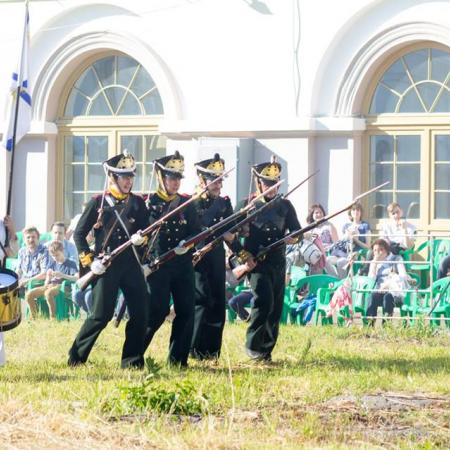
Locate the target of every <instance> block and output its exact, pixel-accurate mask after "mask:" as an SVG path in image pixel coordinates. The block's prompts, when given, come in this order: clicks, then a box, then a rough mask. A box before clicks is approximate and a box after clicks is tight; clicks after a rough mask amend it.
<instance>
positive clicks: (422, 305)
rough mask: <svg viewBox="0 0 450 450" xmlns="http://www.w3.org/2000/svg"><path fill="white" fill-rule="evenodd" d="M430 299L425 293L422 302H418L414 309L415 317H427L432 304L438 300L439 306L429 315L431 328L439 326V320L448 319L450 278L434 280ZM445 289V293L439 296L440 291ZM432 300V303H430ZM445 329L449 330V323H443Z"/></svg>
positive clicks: (449, 315) (449, 314) (449, 313)
mask: <svg viewBox="0 0 450 450" xmlns="http://www.w3.org/2000/svg"><path fill="white" fill-rule="evenodd" d="M431 289H432V297H431V298H430V295H429V293H425V294H424V296H423V300H422V302H418V304H417V305H416V307H415V315H416V316H417V315H428V314H429V313H430V311H431V308H432V307H433V305H434V302H435V301H437V300H438V298H439V297H440V298H439V304H438V305H437V306H436V308H434V310H433V312H432V313H431V317H432V319H433V320H431V321H430V324H431V326H440V323H441V318H442V316H444V318H446V319H449V318H450V277H445V278H441V279H440V280H436V281H435V282H434V283H433V286H432V288H431ZM443 289H445V292H444V293H443V294H442V295H441V294H440V293H441V290H443ZM432 299H433V301H432ZM445 324H446V326H447V328H450V323H449V321H445Z"/></svg>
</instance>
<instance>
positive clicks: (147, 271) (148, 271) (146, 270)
mask: <svg viewBox="0 0 450 450" xmlns="http://www.w3.org/2000/svg"><path fill="white" fill-rule="evenodd" d="M142 273H143V274H144V278H147V277H148V276H149V275H150V274H151V273H152V271H151V269H150V266H149V265H148V264H144V265H143V266H142Z"/></svg>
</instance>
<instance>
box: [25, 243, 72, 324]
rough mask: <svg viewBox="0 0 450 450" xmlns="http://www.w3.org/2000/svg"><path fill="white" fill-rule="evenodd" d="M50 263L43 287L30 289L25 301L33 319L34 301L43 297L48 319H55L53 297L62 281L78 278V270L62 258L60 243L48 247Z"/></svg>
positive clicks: (61, 244)
mask: <svg viewBox="0 0 450 450" xmlns="http://www.w3.org/2000/svg"><path fill="white" fill-rule="evenodd" d="M48 250H49V253H50V256H51V261H50V263H49V265H48V267H47V274H46V278H45V283H44V285H43V286H38V287H35V288H33V289H30V290H29V291H28V292H27V294H26V296H25V299H26V301H27V303H28V305H29V307H30V311H31V315H32V317H33V319H35V318H36V313H37V306H36V299H37V298H38V297H41V296H42V295H43V296H45V300H46V301H47V305H48V309H49V312H50V318H51V319H54V318H55V317H56V306H55V297H56V296H57V295H58V293H59V291H60V288H61V284H62V282H63V281H64V280H69V281H75V280H76V279H77V278H78V268H77V265H76V264H75V262H74V261H72V260H71V259H68V258H66V257H65V256H64V245H63V243H62V242H60V241H53V242H52V243H51V244H50V245H49V248H48Z"/></svg>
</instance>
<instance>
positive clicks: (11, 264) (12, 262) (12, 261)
mask: <svg viewBox="0 0 450 450" xmlns="http://www.w3.org/2000/svg"><path fill="white" fill-rule="evenodd" d="M17 263H18V259H17V258H6V260H5V268H6V269H9V270H13V271H15V270H16V267H17Z"/></svg>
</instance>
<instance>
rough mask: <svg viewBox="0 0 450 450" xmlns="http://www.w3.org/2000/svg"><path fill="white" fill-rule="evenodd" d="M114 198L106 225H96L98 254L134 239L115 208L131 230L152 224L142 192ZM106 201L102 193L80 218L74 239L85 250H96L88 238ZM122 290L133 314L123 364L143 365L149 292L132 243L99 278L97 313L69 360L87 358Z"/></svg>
mask: <svg viewBox="0 0 450 450" xmlns="http://www.w3.org/2000/svg"><path fill="white" fill-rule="evenodd" d="M110 198H111V199H112V200H113V202H114V207H111V206H109V205H108V204H107V203H106V202H105V204H104V213H103V217H102V225H101V226H100V227H99V228H96V229H94V236H95V255H96V256H98V255H99V254H100V253H103V252H107V253H109V252H111V251H112V250H114V249H115V248H116V247H118V246H119V245H121V244H122V243H123V242H125V241H127V240H128V237H127V234H126V232H125V230H124V229H123V228H122V226H121V225H120V224H119V223H118V222H117V221H116V215H115V213H114V209H115V210H117V212H118V213H119V214H121V217H122V220H123V222H124V224H125V226H126V227H127V229H128V233H129V234H130V235H131V234H133V233H135V232H136V231H138V230H142V229H144V228H145V227H146V226H147V223H148V212H147V209H146V207H145V203H144V200H143V199H142V198H141V197H139V196H136V195H133V194H130V195H129V196H128V197H127V199H125V200H117V199H115V198H114V197H113V196H110ZM100 205H101V196H99V197H96V198H93V199H92V200H91V201H90V202H89V203H88V205H87V206H86V209H85V210H84V212H83V214H82V216H81V218H80V220H79V222H78V225H77V227H76V229H75V232H74V240H75V244H76V246H77V249H78V252H79V253H82V252H89V251H90V250H89V244H88V243H87V240H86V237H87V235H88V234H89V232H90V231H91V230H92V227H93V226H94V224H95V223H96V222H97V217H98V209H99V208H100ZM111 228H112V231H111ZM110 231H111V234H110V236H109V238H108V234H109V232H110ZM119 289H120V290H121V291H122V293H123V295H124V298H125V301H126V303H127V306H128V312H129V316H130V319H129V321H128V322H127V325H126V329H125V343H124V346H123V350H122V367H129V366H135V367H142V366H143V364H144V358H143V353H144V339H143V337H144V333H145V328H146V316H147V305H148V300H147V296H148V293H147V286H146V283H145V279H144V277H143V275H142V271H141V267H140V265H139V264H138V262H137V260H136V258H135V255H134V253H133V250H132V248H131V247H130V248H128V249H127V250H125V251H124V252H123V253H122V254H120V255H119V256H118V257H117V258H116V259H115V260H114V262H113V263H112V265H111V266H110V267H109V268H108V270H107V271H106V272H105V273H104V274H103V275H101V276H100V277H98V278H97V279H96V280H95V281H94V283H93V287H92V298H93V306H92V307H93V310H92V315H91V316H90V317H88V318H87V319H86V321H85V322H84V324H83V326H82V327H81V329H80V331H79V333H78V335H77V337H76V338H75V341H74V343H73V345H72V348H71V349H70V351H69V364H77V363H84V362H86V360H87V358H88V356H89V353H90V351H91V349H92V347H93V345H94V343H95V341H96V339H97V337H98V336H99V334H100V332H101V331H102V330H103V328H105V327H106V325H107V324H108V322H109V321H110V320H111V319H112V317H113V314H114V308H115V304H116V299H117V295H118V293H119Z"/></svg>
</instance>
